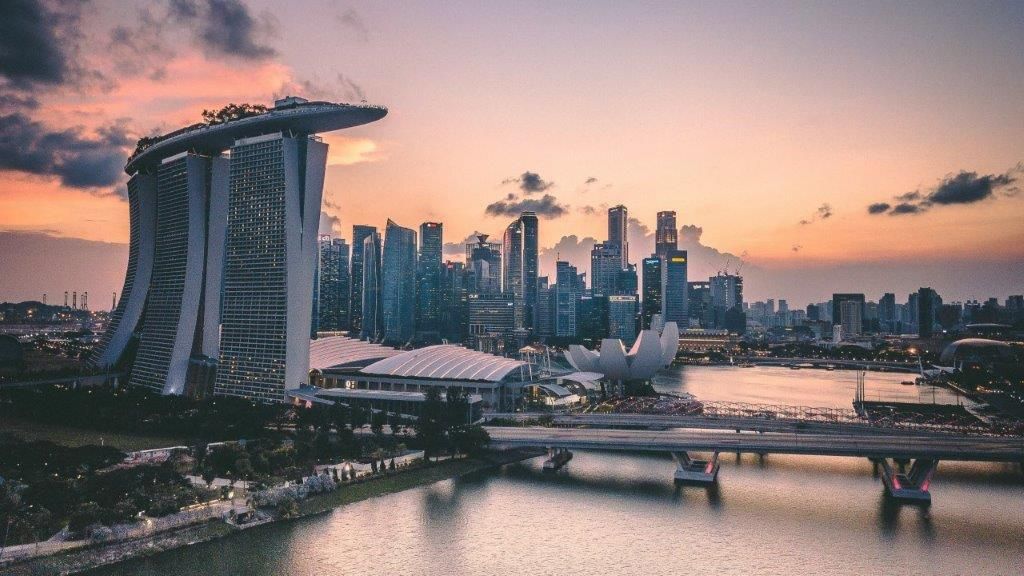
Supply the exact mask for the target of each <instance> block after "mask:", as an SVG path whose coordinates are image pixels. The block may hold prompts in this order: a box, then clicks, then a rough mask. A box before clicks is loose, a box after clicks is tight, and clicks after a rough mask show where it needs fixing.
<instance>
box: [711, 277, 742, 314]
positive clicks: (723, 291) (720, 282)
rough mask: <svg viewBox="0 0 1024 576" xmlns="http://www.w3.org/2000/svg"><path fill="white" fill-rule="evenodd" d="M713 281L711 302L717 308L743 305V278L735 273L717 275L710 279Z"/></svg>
mask: <svg viewBox="0 0 1024 576" xmlns="http://www.w3.org/2000/svg"><path fill="white" fill-rule="evenodd" d="M708 280H709V282H710V283H711V303H712V304H713V305H714V306H715V307H716V308H723V309H729V308H735V307H742V306H743V278H742V277H740V276H736V275H733V274H723V273H721V272H719V273H718V274H717V275H715V276H712V277H711V278H709V279H708Z"/></svg>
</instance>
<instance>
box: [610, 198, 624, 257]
mask: <svg viewBox="0 0 1024 576" xmlns="http://www.w3.org/2000/svg"><path fill="white" fill-rule="evenodd" d="M628 226H629V212H628V211H627V210H626V207H625V206H622V205H621V204H620V205H618V206H613V207H611V208H609V209H608V243H610V244H614V245H615V246H618V248H619V257H620V258H621V259H622V263H621V266H620V268H625V267H626V264H629V235H628Z"/></svg>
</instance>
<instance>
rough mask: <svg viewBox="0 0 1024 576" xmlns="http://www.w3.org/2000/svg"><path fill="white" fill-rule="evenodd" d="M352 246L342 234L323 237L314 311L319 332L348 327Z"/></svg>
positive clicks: (334, 330)
mask: <svg viewBox="0 0 1024 576" xmlns="http://www.w3.org/2000/svg"><path fill="white" fill-rule="evenodd" d="M348 270H349V248H348V243H347V242H345V240H344V239H342V238H331V237H330V236H327V235H324V236H321V237H320V266H319V268H318V273H317V286H316V288H317V290H316V298H315V299H314V309H313V315H314V319H315V327H316V331H317V332H338V331H341V330H347V329H348V305H349V272H348Z"/></svg>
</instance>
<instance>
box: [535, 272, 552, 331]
mask: <svg viewBox="0 0 1024 576" xmlns="http://www.w3.org/2000/svg"><path fill="white" fill-rule="evenodd" d="M534 319H535V324H534V326H533V329H534V334H536V335H537V336H540V337H547V336H554V335H555V291H554V290H553V289H552V288H551V287H549V286H548V277H547V276H541V277H540V278H538V279H537V307H536V310H535V313H534Z"/></svg>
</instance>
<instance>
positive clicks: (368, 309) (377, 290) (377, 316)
mask: <svg viewBox="0 0 1024 576" xmlns="http://www.w3.org/2000/svg"><path fill="white" fill-rule="evenodd" d="M362 254H363V258H362V260H363V261H362V268H363V281H362V288H361V289H360V293H361V296H362V303H361V305H360V308H361V309H362V321H361V325H360V327H359V337H360V338H362V339H365V340H369V341H371V342H379V341H380V339H381V338H382V337H383V336H384V313H383V312H382V310H381V304H382V303H381V243H380V234H379V233H378V232H376V231H374V232H373V233H371V234H370V235H369V236H366V237H365V238H363V250H362Z"/></svg>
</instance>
